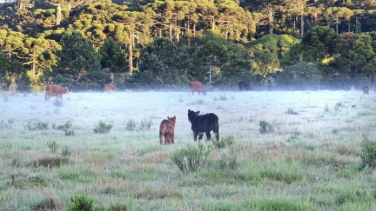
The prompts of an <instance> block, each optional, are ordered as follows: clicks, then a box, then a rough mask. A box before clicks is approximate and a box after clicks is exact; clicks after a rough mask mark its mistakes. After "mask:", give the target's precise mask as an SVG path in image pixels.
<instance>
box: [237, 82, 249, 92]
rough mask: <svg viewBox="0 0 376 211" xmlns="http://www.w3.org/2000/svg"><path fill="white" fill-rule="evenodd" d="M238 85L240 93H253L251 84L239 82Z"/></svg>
mask: <svg viewBox="0 0 376 211" xmlns="http://www.w3.org/2000/svg"><path fill="white" fill-rule="evenodd" d="M238 85H239V91H251V90H252V88H251V86H250V85H249V83H247V82H245V81H239V83H238Z"/></svg>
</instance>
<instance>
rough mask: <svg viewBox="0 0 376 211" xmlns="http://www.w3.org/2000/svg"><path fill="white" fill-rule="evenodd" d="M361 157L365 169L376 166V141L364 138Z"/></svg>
mask: <svg viewBox="0 0 376 211" xmlns="http://www.w3.org/2000/svg"><path fill="white" fill-rule="evenodd" d="M361 157H362V161H363V167H375V166H376V141H371V140H369V139H368V138H367V137H365V136H363V141H362V155H361Z"/></svg>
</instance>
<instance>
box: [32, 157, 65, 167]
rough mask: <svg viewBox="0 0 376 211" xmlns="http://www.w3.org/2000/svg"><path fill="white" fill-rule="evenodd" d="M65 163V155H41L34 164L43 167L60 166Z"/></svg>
mask: <svg viewBox="0 0 376 211" xmlns="http://www.w3.org/2000/svg"><path fill="white" fill-rule="evenodd" d="M67 163H69V159H68V158H66V157H43V158H40V159H38V161H37V163H36V165H39V166H44V167H60V166H61V165H64V164H67Z"/></svg>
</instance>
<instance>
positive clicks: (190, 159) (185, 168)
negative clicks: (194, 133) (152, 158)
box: [172, 143, 213, 172]
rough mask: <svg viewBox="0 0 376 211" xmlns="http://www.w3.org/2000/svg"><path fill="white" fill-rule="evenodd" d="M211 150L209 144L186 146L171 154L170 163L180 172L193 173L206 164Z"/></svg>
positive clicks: (211, 147) (211, 146)
mask: <svg viewBox="0 0 376 211" xmlns="http://www.w3.org/2000/svg"><path fill="white" fill-rule="evenodd" d="M212 149H213V145H212V144H210V143H209V144H204V143H198V145H197V146H193V145H187V146H186V147H184V148H181V149H179V150H177V151H176V152H174V153H173V154H172V162H174V163H175V164H176V165H177V166H178V168H179V169H180V170H181V171H182V172H195V171H197V170H198V169H199V168H201V167H202V166H204V165H205V164H206V162H207V158H208V156H209V154H210V152H211V151H212Z"/></svg>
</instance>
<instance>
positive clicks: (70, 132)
mask: <svg viewBox="0 0 376 211" xmlns="http://www.w3.org/2000/svg"><path fill="white" fill-rule="evenodd" d="M55 129H57V130H62V131H64V134H65V135H66V136H74V130H73V129H72V123H71V122H70V121H67V122H66V123H65V124H64V125H58V126H56V128H55Z"/></svg>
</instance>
